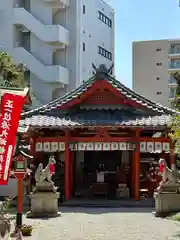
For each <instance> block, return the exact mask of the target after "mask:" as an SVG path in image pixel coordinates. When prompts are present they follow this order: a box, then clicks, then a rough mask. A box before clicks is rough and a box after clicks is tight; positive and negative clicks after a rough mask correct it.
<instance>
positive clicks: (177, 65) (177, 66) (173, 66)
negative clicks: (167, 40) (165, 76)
mask: <svg viewBox="0 0 180 240" xmlns="http://www.w3.org/2000/svg"><path fill="white" fill-rule="evenodd" d="M168 71H169V72H170V73H174V72H179V71H180V61H178V62H170V63H169V69H168Z"/></svg>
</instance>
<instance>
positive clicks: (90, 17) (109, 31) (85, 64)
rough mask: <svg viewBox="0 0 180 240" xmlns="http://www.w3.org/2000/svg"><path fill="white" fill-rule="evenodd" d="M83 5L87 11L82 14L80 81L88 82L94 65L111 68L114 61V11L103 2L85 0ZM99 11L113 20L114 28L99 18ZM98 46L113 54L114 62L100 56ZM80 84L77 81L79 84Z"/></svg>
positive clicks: (99, 0) (100, 0)
mask: <svg viewBox="0 0 180 240" xmlns="http://www.w3.org/2000/svg"><path fill="white" fill-rule="evenodd" d="M82 5H85V10H86V11H85V14H82V18H81V21H82V29H81V39H80V41H81V48H80V52H81V77H80V79H79V80H80V81H82V80H85V81H86V80H88V78H89V77H91V76H92V70H93V68H92V63H94V64H95V65H96V66H99V64H105V65H106V66H108V67H109V66H111V64H112V62H113V61H114V11H113V9H112V8H111V7H110V6H109V5H107V4H106V3H105V2H104V1H102V0H94V1H89V0H83V1H82ZM82 8H83V7H81V9H82ZM98 11H100V12H102V13H103V14H104V15H105V16H107V17H108V18H109V19H111V21H112V28H111V27H109V26H108V25H106V24H105V23H104V22H102V21H101V20H100V19H99V18H98V17H99V14H98ZM81 12H82V10H81ZM83 42H84V43H85V46H86V50H85V52H84V51H83V50H82V44H83ZM98 46H101V47H103V48H104V49H106V50H107V51H109V52H111V53H112V54H113V59H112V61H110V60H109V59H107V58H105V57H103V56H101V55H99V54H98ZM79 83H80V82H78V81H77V84H79Z"/></svg>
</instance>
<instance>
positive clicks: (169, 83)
mask: <svg viewBox="0 0 180 240" xmlns="http://www.w3.org/2000/svg"><path fill="white" fill-rule="evenodd" d="M168 85H173V86H177V81H176V79H175V78H173V77H170V79H169V80H168Z"/></svg>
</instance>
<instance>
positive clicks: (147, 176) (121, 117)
mask: <svg viewBox="0 0 180 240" xmlns="http://www.w3.org/2000/svg"><path fill="white" fill-rule="evenodd" d="M173 113H176V112H175V111H174V110H171V109H169V108H167V107H164V106H162V105H160V104H158V103H156V102H153V101H152V100H149V99H147V98H146V97H144V96H142V95H140V94H138V93H137V92H135V91H133V90H131V89H129V88H128V87H126V86H124V85H123V84H122V83H121V82H119V81H118V80H116V79H115V78H113V77H112V76H111V75H110V71H109V70H108V69H107V68H106V67H105V66H103V65H100V67H99V68H97V69H96V73H95V74H94V76H92V78H90V79H89V80H87V81H86V82H84V83H82V84H81V85H80V86H79V87H78V88H77V89H75V90H73V91H71V92H70V93H67V94H66V95H64V96H62V97H60V98H58V99H56V100H54V101H51V102H49V103H48V104H46V105H44V106H41V107H39V108H36V109H33V110H31V111H28V112H25V113H23V114H22V116H21V121H20V126H24V127H26V126H28V127H29V128H30V131H31V151H32V153H33V154H34V156H35V159H36V161H41V162H44V164H46V163H47V158H48V157H49V156H51V155H52V154H53V155H54V156H55V158H56V162H57V163H56V173H55V179H56V180H55V181H57V183H56V185H58V184H59V185H58V186H59V187H60V185H63V186H61V187H60V188H61V190H60V191H61V192H64V196H65V199H66V200H69V199H71V198H72V197H76V196H78V195H82V196H86V197H88V196H90V195H100V194H101V195H102V194H104V195H106V197H108V196H110V197H113V196H114V197H120V198H121V197H132V198H133V199H135V200H139V199H140V197H141V190H143V189H147V194H148V196H149V197H152V195H153V191H154V188H156V187H157V185H158V182H159V176H158V173H159V165H158V160H159V158H160V157H161V156H162V154H163V156H164V157H165V158H166V160H167V163H168V165H169V167H171V168H174V167H175V166H176V161H175V154H174V149H173V144H172V142H171V140H170V139H169V138H168V136H167V135H166V134H165V131H164V130H165V128H166V126H167V125H168V124H169V123H170V121H171V115H172V114H173ZM60 176H61V180H59V183H58V179H60ZM118 187H122V188H124V190H125V188H126V193H123V190H122V189H121V191H120V193H119V194H118Z"/></svg>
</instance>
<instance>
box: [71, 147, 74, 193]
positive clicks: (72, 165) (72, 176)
mask: <svg viewBox="0 0 180 240" xmlns="http://www.w3.org/2000/svg"><path fill="white" fill-rule="evenodd" d="M74 160H75V152H74V151H72V152H71V172H70V185H71V192H70V196H71V197H72V195H73V187H74Z"/></svg>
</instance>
